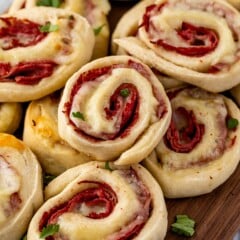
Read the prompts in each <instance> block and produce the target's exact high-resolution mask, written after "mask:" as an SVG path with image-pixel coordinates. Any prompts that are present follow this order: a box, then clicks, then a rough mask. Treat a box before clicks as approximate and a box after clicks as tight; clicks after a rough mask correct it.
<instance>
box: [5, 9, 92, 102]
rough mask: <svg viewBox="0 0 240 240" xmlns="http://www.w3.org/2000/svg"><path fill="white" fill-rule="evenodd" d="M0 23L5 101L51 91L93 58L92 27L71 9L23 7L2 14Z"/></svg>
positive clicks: (37, 95)
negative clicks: (10, 12)
mask: <svg viewBox="0 0 240 240" xmlns="http://www.w3.org/2000/svg"><path fill="white" fill-rule="evenodd" d="M0 23H1V27H0V53H1V54H0V55H1V57H0V101H4V102H7V101H13V100H14V101H20V102H22V101H29V100H33V99H38V98H40V97H43V96H46V95H48V94H50V93H52V92H54V91H55V90H57V89H59V88H61V87H63V86H64V84H65V82H66V81H67V79H68V77H70V76H71V75H72V73H74V72H75V71H76V70H77V69H78V68H79V67H81V66H82V65H83V64H85V63H86V62H87V61H88V60H89V59H90V58H91V55H92V50H93V46H94V34H93V31H92V28H91V27H90V25H89V24H88V22H87V21H86V20H85V19H84V18H82V17H81V16H80V15H78V14H75V13H73V12H71V11H67V10H62V9H54V8H47V7H35V8H31V9H22V10H19V11H17V12H14V13H12V14H6V15H3V16H2V17H1V18H0ZM29 52H31V54H29ZM9 89H11V94H9Z"/></svg>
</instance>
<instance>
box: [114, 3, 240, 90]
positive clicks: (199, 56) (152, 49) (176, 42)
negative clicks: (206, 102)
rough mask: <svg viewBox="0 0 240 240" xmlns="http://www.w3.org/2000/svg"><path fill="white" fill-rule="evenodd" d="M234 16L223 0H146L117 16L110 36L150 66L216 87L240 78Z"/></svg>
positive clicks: (239, 41)
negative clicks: (118, 19)
mask: <svg viewBox="0 0 240 240" xmlns="http://www.w3.org/2000/svg"><path fill="white" fill-rule="evenodd" d="M131 19H133V20H131ZM239 21H240V13H239V12H238V11H237V10H236V9H235V8H234V7H232V6H231V5H230V4H229V3H227V2H226V1H223V0H211V1H209V0H203V1H202V0H201V1H200V0H197V1H188V0H182V1H178V0H157V1H153V0H152V1H151V0H147V1H142V2H140V3H139V4H138V5H136V6H135V7H133V8H132V9H131V10H130V11H129V12H127V13H126V14H125V15H124V16H123V17H122V19H121V20H120V21H119V23H118V25H117V27H116V29H115V31H114V34H113V39H115V43H117V44H118V45H119V46H120V47H121V48H122V49H124V51H125V52H127V54H129V55H131V56H135V57H137V58H139V59H140V60H142V61H143V62H144V63H146V64H148V65H149V66H150V67H151V68H155V69H157V70H158V71H160V72H162V73H164V74H166V75H169V76H171V77H173V78H176V79H177V80H181V81H184V82H187V83H190V84H193V85H196V86H198V87H201V88H203V89H205V90H208V91H211V92H221V91H225V90H228V89H230V88H232V87H233V86H235V85H237V84H238V83H240V78H239V74H240V61H239V52H240V47H239V46H240V31H239V27H238V23H239ZM115 50H116V49H115Z"/></svg>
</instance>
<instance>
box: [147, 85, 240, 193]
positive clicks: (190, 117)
mask: <svg viewBox="0 0 240 240" xmlns="http://www.w3.org/2000/svg"><path fill="white" fill-rule="evenodd" d="M168 95H169V97H170V99H171V105H172V108H173V115H172V120H171V124H170V126H169V128H168V130H167V133H166V134H165V136H164V138H163V140H162V141H161V142H160V143H159V144H158V146H157V147H156V149H155V152H154V153H152V155H151V156H150V157H148V158H147V159H146V161H144V163H145V164H146V166H147V168H148V169H149V170H150V171H151V172H152V174H153V175H154V176H156V178H157V179H158V181H159V183H160V185H161V186H162V188H163V191H164V194H165V196H167V197H173V198H174V197H187V196H196V195H200V194H204V193H208V192H210V191H212V190H213V189H215V188H216V187H218V186H219V185H220V184H222V183H223V182H224V181H226V180H227V179H228V178H229V176H230V175H231V174H232V173H233V171H234V170H235V168H236V167H237V165H238V163H239V160H240V152H239V141H240V140H239V139H240V126H239V125H236V126H231V125H229V121H230V122H231V121H238V122H239V120H240V111H239V108H238V107H237V106H236V105H235V103H233V102H232V101H231V100H230V99H228V98H226V97H224V96H222V95H220V94H213V93H209V92H206V91H204V90H201V89H198V88H181V89H175V90H170V91H169V92H168ZM234 119H235V120H234Z"/></svg>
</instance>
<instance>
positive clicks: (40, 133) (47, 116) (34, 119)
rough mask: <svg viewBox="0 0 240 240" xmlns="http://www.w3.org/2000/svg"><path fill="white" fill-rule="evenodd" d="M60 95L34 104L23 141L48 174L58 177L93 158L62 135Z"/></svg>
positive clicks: (28, 114)
mask: <svg viewBox="0 0 240 240" xmlns="http://www.w3.org/2000/svg"><path fill="white" fill-rule="evenodd" d="M59 100H60V93H59V92H57V93H54V94H52V95H50V96H48V97H45V98H42V99H39V100H35V101H32V102H31V103H30V105H29V106H28V108H27V111H26V115H25V124H24V130H23V141H24V142H25V143H26V144H27V145H28V146H29V147H30V148H31V150H32V151H33V152H34V153H35V154H36V155H37V158H38V160H39V161H40V163H41V165H42V167H43V169H44V171H45V172H47V173H49V174H52V175H58V174H60V173H62V172H63V171H65V170H67V169H68V168H71V167H74V166H76V165H79V164H82V163H84V162H87V161H89V160H90V158H89V157H88V156H87V155H85V154H83V153H80V152H78V151H76V150H75V149H73V148H72V147H70V146H69V144H67V143H66V142H65V141H64V140H63V139H61V138H60V136H59V134H58V129H57V125H58V121H57V109H58V104H59Z"/></svg>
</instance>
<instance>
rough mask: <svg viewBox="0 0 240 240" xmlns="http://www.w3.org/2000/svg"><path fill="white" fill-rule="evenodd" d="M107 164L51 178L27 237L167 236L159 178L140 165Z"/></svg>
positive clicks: (96, 239) (84, 166) (50, 239)
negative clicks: (157, 180) (119, 166)
mask: <svg viewBox="0 0 240 240" xmlns="http://www.w3.org/2000/svg"><path fill="white" fill-rule="evenodd" d="M106 165H107V163H102V162H90V163H86V164H82V165H80V166H77V167H74V168H72V169H69V170H67V171H66V172H64V173H63V174H61V175H60V176H58V177H57V178H55V179H54V180H53V181H52V182H50V184H49V185H48V186H47V187H46V190H45V195H46V198H47V201H46V202H45V203H44V204H43V205H42V207H41V208H40V209H39V210H38V211H37V213H36V214H35V216H34V217H33V219H32V221H31V223H30V226H29V229H28V234H27V239H28V240H38V239H39V240H40V239H41V238H43V237H44V236H46V238H45V239H46V240H56V239H58V240H63V239H69V240H78V239H79V237H81V238H82V239H86V240H87V239H89V240H92V239H94V240H100V239H109V240H113V239H114V240H120V239H121V240H127V239H134V240H135V239H136V240H137V239H139V240H143V239H152V240H162V239H164V237H165V234H166V230H167V210H166V206H165V202H164V198H163V194H162V191H161V188H160V187H159V185H158V183H157V182H156V180H155V179H154V178H153V177H152V176H151V174H150V173H149V172H148V171H147V170H146V169H145V168H143V167H142V166H140V165H138V164H136V165H133V166H132V167H129V168H126V169H125V168H124V169H123V168H121V169H117V168H114V169H112V168H110V167H109V165H107V166H108V167H106ZM129 206H131V207H129ZM49 229H51V230H53V231H51V232H49V231H48V230H49Z"/></svg>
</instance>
